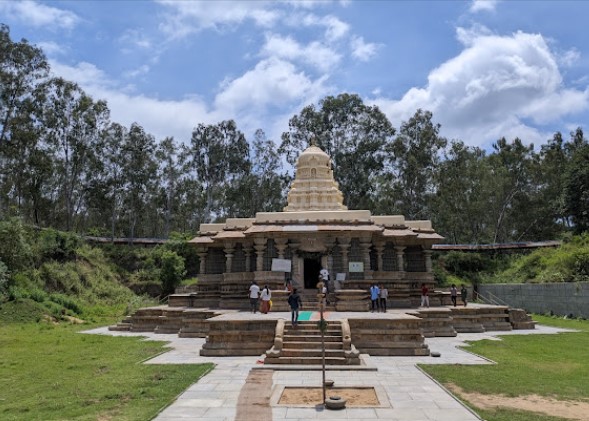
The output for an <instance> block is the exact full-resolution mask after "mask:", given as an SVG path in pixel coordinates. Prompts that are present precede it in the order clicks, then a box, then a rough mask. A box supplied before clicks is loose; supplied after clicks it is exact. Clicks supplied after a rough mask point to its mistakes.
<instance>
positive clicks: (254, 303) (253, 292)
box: [249, 281, 260, 313]
mask: <svg viewBox="0 0 589 421" xmlns="http://www.w3.org/2000/svg"><path fill="white" fill-rule="evenodd" d="M259 296H260V287H259V286H258V284H257V283H256V282H255V281H254V282H252V284H251V285H250V292H249V297H250V309H251V310H252V313H255V312H256V311H257V310H258V298H259Z"/></svg>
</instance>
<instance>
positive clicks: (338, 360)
mask: <svg viewBox="0 0 589 421" xmlns="http://www.w3.org/2000/svg"><path fill="white" fill-rule="evenodd" d="M264 364H296V365H321V364H322V358H321V357H308V358H302V357H278V358H275V357H266V359H265V360H264ZM359 364H360V360H359V359H356V360H348V359H346V358H343V357H329V358H328V357H325V365H359Z"/></svg>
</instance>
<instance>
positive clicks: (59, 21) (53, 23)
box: [0, 0, 80, 29]
mask: <svg viewBox="0 0 589 421" xmlns="http://www.w3.org/2000/svg"><path fill="white" fill-rule="evenodd" d="M0 13H3V14H6V15H8V16H11V17H12V18H14V19H18V20H20V21H21V22H22V23H24V24H26V25H31V26H34V27H41V26H43V27H49V28H51V27H58V28H63V29H72V28H73V27H74V26H76V25H77V24H78V23H79V22H80V18H79V17H78V16H77V15H76V14H75V13H73V12H70V11H68V10H62V9H58V8H56V7H51V6H46V5H44V4H40V3H37V2H35V1H29V0H24V1H0Z"/></svg>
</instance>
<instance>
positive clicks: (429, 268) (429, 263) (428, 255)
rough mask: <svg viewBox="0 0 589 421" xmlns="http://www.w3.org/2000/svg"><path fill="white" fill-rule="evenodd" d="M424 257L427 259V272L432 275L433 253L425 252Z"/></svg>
mask: <svg viewBox="0 0 589 421" xmlns="http://www.w3.org/2000/svg"><path fill="white" fill-rule="evenodd" d="M423 255H424V257H425V271H426V272H427V273H431V271H432V251H431V250H424V251H423Z"/></svg>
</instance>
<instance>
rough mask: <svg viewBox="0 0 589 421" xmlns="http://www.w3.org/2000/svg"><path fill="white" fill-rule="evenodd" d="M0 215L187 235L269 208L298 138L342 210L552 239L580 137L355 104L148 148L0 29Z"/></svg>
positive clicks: (580, 157)
mask: <svg viewBox="0 0 589 421" xmlns="http://www.w3.org/2000/svg"><path fill="white" fill-rule="evenodd" d="M0 82H1V83H0V165H1V167H0V169H1V174H0V218H1V219H7V218H10V217H13V216H18V217H20V218H21V219H22V220H23V221H24V222H26V223H30V224H34V225H36V226H39V227H53V228H56V229H61V230H65V231H74V232H80V233H86V234H93V235H103V236H113V237H121V236H122V237H130V238H135V237H162V238H168V237H169V236H170V234H171V233H172V232H180V233H184V234H187V235H189V234H190V235H191V234H194V233H196V232H197V230H198V227H199V225H200V223H202V222H214V221H222V220H224V219H225V218H228V217H252V216H254V215H255V213H256V212H259V211H281V210H282V208H283V207H284V206H285V201H286V193H287V190H288V186H289V184H290V182H291V180H292V174H291V173H292V171H291V168H292V167H290V165H294V163H295V162H296V159H297V157H298V155H299V154H300V152H301V151H302V150H304V149H305V148H306V147H307V146H308V145H309V141H310V139H311V138H312V137H315V139H316V143H317V145H318V146H320V147H321V148H322V149H323V150H325V151H326V152H327V153H328V154H329V155H330V156H331V157H332V159H333V166H334V175H335V178H336V181H338V183H339V185H340V188H341V190H342V192H343V194H344V198H345V204H346V205H347V206H348V208H349V209H369V210H371V211H372V212H373V214H403V215H405V217H406V218H407V219H431V220H432V221H433V223H434V226H435V228H436V230H437V231H438V232H440V233H441V234H442V235H444V236H445V237H446V239H447V240H446V241H447V242H451V243H487V242H507V241H522V240H539V239H550V238H555V237H558V236H560V235H562V234H563V233H565V232H567V231H578V232H582V231H586V230H587V229H588V228H589V211H588V210H587V209H589V143H588V141H587V139H586V138H585V137H584V134H583V131H582V129H581V128H578V129H576V130H575V131H573V132H572V133H570V136H568V137H567V136H563V135H562V134H561V133H560V132H557V133H555V134H554V135H553V137H552V138H551V139H548V140H547V141H546V142H545V143H544V144H542V145H540V147H539V148H534V146H533V145H529V144H527V143H526V142H525V139H519V138H516V139H513V140H507V139H505V138H501V139H498V140H497V141H496V142H495V143H494V144H493V146H492V150H491V151H485V150H484V149H482V148H479V147H473V146H467V145H466V144H465V142H463V141H461V140H456V139H454V140H448V139H445V138H444V137H442V136H441V135H440V125H439V124H436V123H435V122H434V119H433V115H432V114H431V113H430V112H429V111H425V110H417V111H416V112H415V114H414V115H413V116H412V117H411V118H410V119H409V120H407V121H404V122H402V123H401V124H400V127H398V128H395V127H393V125H392V124H391V122H390V121H389V120H388V119H387V117H386V116H385V115H384V114H383V113H382V112H381V111H380V110H379V109H378V107H375V106H369V105H366V104H364V102H363V101H362V99H361V98H360V97H359V96H358V95H354V94H347V93H344V94H340V95H338V96H328V97H326V98H324V99H322V100H321V101H320V102H319V103H318V104H317V105H309V106H307V107H305V108H303V109H302V110H301V112H300V113H299V114H297V115H295V116H293V117H292V118H291V119H290V121H289V127H288V130H287V131H286V132H284V133H283V134H282V136H281V139H280V142H274V141H273V140H271V139H268V138H267V137H266V135H265V133H264V131H263V130H262V129H259V130H257V131H256V133H255V135H254V138H253V139H247V138H246V136H245V135H244V134H243V133H242V132H241V131H240V130H239V128H238V127H237V126H236V124H235V122H234V121H232V120H228V121H222V122H219V123H217V124H197V125H196V127H195V128H194V130H193V131H192V133H191V134H190V139H189V140H187V141H185V142H182V141H179V140H178V139H174V138H172V137H167V138H165V139H155V138H154V136H153V135H151V134H149V133H148V132H146V131H145V129H144V128H143V127H142V126H141V125H140V124H139V123H133V124H131V126H130V127H125V126H123V125H121V124H119V123H116V122H114V121H112V120H111V119H110V113H109V109H108V105H107V103H106V102H105V101H102V100H95V99H93V98H91V97H90V96H89V95H88V94H86V93H85V92H84V90H83V89H81V88H80V87H79V86H78V85H77V84H75V83H73V82H70V81H67V80H64V79H63V78H56V77H52V76H51V75H50V67H49V64H48V62H47V59H46V57H45V55H44V53H43V51H42V50H41V49H40V48H38V47H35V46H33V45H31V44H29V43H28V42H27V41H26V40H21V41H18V42H17V41H13V40H12V39H11V37H10V31H9V28H8V27H7V26H5V25H1V26H0Z"/></svg>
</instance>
